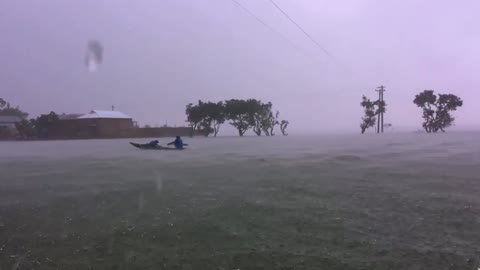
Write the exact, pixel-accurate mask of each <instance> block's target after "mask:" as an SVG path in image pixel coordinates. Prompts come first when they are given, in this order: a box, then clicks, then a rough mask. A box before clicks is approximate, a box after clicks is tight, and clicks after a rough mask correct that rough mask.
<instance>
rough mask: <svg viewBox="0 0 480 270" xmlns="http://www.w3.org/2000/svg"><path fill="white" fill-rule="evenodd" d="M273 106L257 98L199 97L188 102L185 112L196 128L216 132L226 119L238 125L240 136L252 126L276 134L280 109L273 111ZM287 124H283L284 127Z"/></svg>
mask: <svg viewBox="0 0 480 270" xmlns="http://www.w3.org/2000/svg"><path fill="white" fill-rule="evenodd" d="M272 107H273V104H272V103H271V102H267V103H263V102H261V101H260V100H256V99H247V100H243V99H230V100H226V101H221V102H203V101H201V100H199V101H198V103H197V104H196V105H193V104H192V103H190V104H188V105H187V106H186V110H185V112H186V114H187V122H189V123H190V126H192V127H193V128H194V129H204V130H206V131H208V132H207V133H208V134H214V136H216V135H217V134H218V132H219V130H220V126H221V125H222V124H223V123H225V121H227V120H228V122H229V124H230V125H232V126H233V127H235V128H236V129H237V131H238V134H239V135H240V136H243V135H244V134H245V133H246V132H247V131H248V130H250V129H252V130H253V132H254V133H255V134H257V135H258V136H261V135H262V134H265V135H267V136H273V135H275V133H274V128H275V126H276V125H279V123H280V122H279V121H278V120H277V118H278V112H277V114H275V115H274V114H273V112H272ZM287 125H288V124H287ZM287 125H284V128H285V129H286V126H287ZM282 133H283V132H282ZM284 135H286V133H284Z"/></svg>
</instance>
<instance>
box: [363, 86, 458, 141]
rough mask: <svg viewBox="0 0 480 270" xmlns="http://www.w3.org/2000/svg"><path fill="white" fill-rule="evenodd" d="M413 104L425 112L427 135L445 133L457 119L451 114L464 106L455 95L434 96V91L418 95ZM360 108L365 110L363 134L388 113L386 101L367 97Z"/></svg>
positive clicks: (424, 123) (424, 125)
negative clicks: (382, 115)
mask: <svg viewBox="0 0 480 270" xmlns="http://www.w3.org/2000/svg"><path fill="white" fill-rule="evenodd" d="M413 103H414V104H415V105H417V107H420V108H421V109H422V111H423V115H422V117H423V120H424V121H423V123H422V127H423V129H425V131H426V132H427V133H436V132H438V131H442V132H445V129H446V128H448V127H450V126H452V125H453V124H454V122H455V117H453V116H452V114H451V112H453V111H456V110H457V108H459V107H462V106H463V101H462V99H461V98H459V97H458V96H456V95H453V94H438V95H436V94H434V91H433V90H424V91H423V92H421V93H419V94H417V95H416V96H415V98H414V100H413ZM360 106H362V107H363V109H364V116H363V117H362V122H361V123H360V130H361V133H362V134H363V133H365V131H366V130H367V129H368V128H370V127H374V126H375V124H376V123H377V120H378V115H380V114H381V113H385V112H386V107H387V104H386V102H385V101H384V100H382V101H380V100H379V99H378V100H373V101H372V100H370V99H369V98H367V97H366V96H362V102H361V103H360ZM385 126H386V127H392V124H386V125H385Z"/></svg>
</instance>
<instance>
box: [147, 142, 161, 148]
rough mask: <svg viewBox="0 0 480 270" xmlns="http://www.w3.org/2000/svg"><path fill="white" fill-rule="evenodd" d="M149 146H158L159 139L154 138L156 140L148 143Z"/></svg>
mask: <svg viewBox="0 0 480 270" xmlns="http://www.w3.org/2000/svg"><path fill="white" fill-rule="evenodd" d="M148 146H151V147H158V146H160V145H158V141H157V140H154V141H151V142H149V143H148Z"/></svg>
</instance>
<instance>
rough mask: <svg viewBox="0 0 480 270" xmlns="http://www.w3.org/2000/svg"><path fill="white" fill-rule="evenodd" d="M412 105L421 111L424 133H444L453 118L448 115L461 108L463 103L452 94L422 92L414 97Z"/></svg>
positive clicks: (431, 91) (451, 123)
mask: <svg viewBox="0 0 480 270" xmlns="http://www.w3.org/2000/svg"><path fill="white" fill-rule="evenodd" d="M413 103H414V104H415V105H417V106H418V107H420V108H422V110H423V119H424V122H423V124H422V127H423V128H424V129H425V131H426V132H428V133H432V132H434V133H435V132H438V131H439V130H440V131H442V132H445V128H448V127H450V126H452V125H453V124H454V122H455V118H454V117H453V116H452V115H451V114H450V112H452V111H456V110H457V108H458V107H462V106H463V101H462V100H461V99H460V98H459V97H457V96H456V95H453V94H439V95H438V97H437V96H436V95H435V94H434V91H433V90H424V91H423V92H421V93H419V94H418V95H416V96H415V99H414V100H413Z"/></svg>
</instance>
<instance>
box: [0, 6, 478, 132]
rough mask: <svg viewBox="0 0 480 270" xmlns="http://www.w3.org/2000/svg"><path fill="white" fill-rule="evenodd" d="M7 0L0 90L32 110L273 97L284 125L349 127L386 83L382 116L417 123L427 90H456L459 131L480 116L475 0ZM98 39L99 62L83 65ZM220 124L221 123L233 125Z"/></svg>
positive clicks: (164, 113) (158, 112)
mask: <svg viewBox="0 0 480 270" xmlns="http://www.w3.org/2000/svg"><path fill="white" fill-rule="evenodd" d="M238 1H239V2H240V3H241V4H242V5H244V6H245V7H246V8H247V9H248V10H250V11H251V12H252V13H253V14H255V15H256V16H257V17H258V18H260V19H261V20H262V21H263V22H264V23H265V24H267V25H269V26H270V27H271V29H274V30H275V31H278V32H273V31H271V29H269V28H267V27H265V25H263V24H261V23H259V21H257V20H256V19H255V18H254V17H252V16H251V15H250V14H248V13H247V12H245V11H244V10H243V9H242V8H240V7H239V6H238V5H237V4H235V2H234V1H232V0H209V1H206V0H204V1H194V0H165V1H155V0H139V1H127V0H116V1H114V0H101V1H100V0H76V1H63V0H49V1H40V0H22V1H18V0H2V1H1V2H0V32H1V33H2V42H1V45H0V47H1V50H0V60H1V62H2V68H1V69H0V83H1V85H0V96H1V97H3V98H4V99H6V100H8V101H10V102H11V103H12V104H14V105H19V106H20V107H21V108H22V109H24V110H25V111H27V112H29V113H30V114H31V115H32V116H35V115H38V114H41V113H47V112H49V111H52V110H53V111H55V112H58V113H62V112H66V113H83V112H87V111H89V110H91V109H110V108H111V106H112V105H114V106H115V108H116V109H118V110H120V111H122V112H124V113H127V114H129V115H130V116H132V117H133V118H134V119H136V120H138V121H139V123H141V124H151V125H162V124H164V123H168V124H170V125H184V124H185V113H184V109H185V105H186V104H188V103H190V102H196V101H197V100H198V99H202V100H212V101H216V100H223V99H230V98H258V99H261V100H264V101H272V102H273V104H274V107H275V108H274V109H278V110H280V112H281V115H282V118H286V119H288V120H290V122H291V126H290V127H289V128H290V130H291V132H292V133H295V132H298V133H307V132H322V131H323V132H326V131H328V132H331V131H352V132H358V130H359V128H358V125H359V122H360V118H361V116H362V109H361V107H360V106H359V102H360V99H361V96H362V95H363V94H366V95H368V96H369V97H370V98H375V95H376V92H375V91H374V90H375V88H376V87H377V86H379V85H381V84H383V85H385V86H386V87H387V92H386V93H385V99H386V101H387V103H388V107H387V114H386V115H385V122H387V123H392V124H393V125H394V126H395V127H397V129H398V130H400V129H405V130H410V129H411V130H415V129H417V128H420V123H421V110H420V109H419V108H416V107H415V105H414V104H413V103H412V100H413V98H414V96H415V94H416V93H418V92H420V91H422V90H424V89H434V90H436V91H437V92H440V93H453V94H456V95H458V96H460V97H461V98H462V99H463V100H464V101H465V104H464V106H463V107H462V108H460V110H459V111H458V112H456V113H455V116H456V118H457V121H456V128H457V129H469V128H475V127H477V126H478V120H477V119H476V118H475V116H478V115H480V108H479V106H476V104H477V103H478V100H479V95H478V88H479V86H480V79H479V77H478V76H477V74H476V73H477V71H478V69H479V68H480V55H479V54H478V49H477V48H479V47H480V36H478V31H476V27H477V26H478V25H480V18H479V17H478V16H476V12H477V11H478V10H479V8H480V3H478V1H473V0H472V1H467V0H465V1H461V2H458V3H457V2H452V1H447V0H441V1H438V0H425V1H421V2H419V1H414V0H406V1H395V2H394V1H374V0H364V1H355V0H348V1H340V2H332V1H319V0H295V1H288V0H277V1H276V3H277V4H278V5H279V6H280V7H282V9H283V10H285V11H286V12H287V13H288V14H289V15H290V16H291V18H293V19H294V20H295V21H296V22H297V23H298V24H299V25H301V26H302V27H303V29H305V31H306V32H307V33H308V34H310V35H311V36H312V37H313V38H314V39H315V40H316V41H317V42H318V43H319V44H320V45H321V47H323V48H324V49H325V50H327V51H328V52H329V55H331V56H329V55H327V54H326V53H325V52H324V51H323V50H322V49H320V48H319V47H317V46H316V45H315V44H314V43H313V42H312V41H311V40H309V39H308V38H307V37H306V36H305V35H304V34H303V33H302V32H301V31H300V30H299V29H298V28H297V27H296V26H295V25H293V24H292V23H291V22H290V21H289V20H288V19H287V18H286V17H285V16H284V15H283V14H282V13H280V12H279V11H278V10H277V9H276V8H275V7H274V6H273V5H272V4H271V3H270V2H269V1H266V0H238ZM91 39H96V40H99V41H100V42H101V43H102V46H103V48H104V56H103V57H104V58H103V62H102V64H101V66H99V67H98V71H97V72H89V70H88V69H87V68H86V66H85V64H84V57H85V50H86V46H87V43H88V41H89V40H91ZM226 130H227V133H228V129H226Z"/></svg>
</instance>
